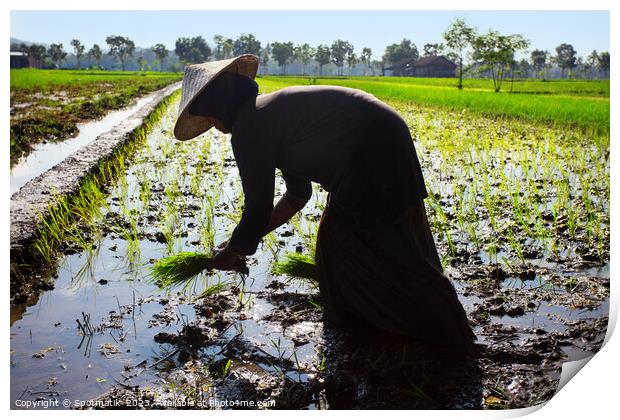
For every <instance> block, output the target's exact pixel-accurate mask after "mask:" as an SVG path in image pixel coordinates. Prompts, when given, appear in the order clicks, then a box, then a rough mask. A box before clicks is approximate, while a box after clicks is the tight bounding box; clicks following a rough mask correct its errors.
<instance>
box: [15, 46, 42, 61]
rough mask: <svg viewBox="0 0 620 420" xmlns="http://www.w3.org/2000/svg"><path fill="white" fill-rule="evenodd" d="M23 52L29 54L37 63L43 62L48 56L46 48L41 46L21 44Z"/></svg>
mask: <svg viewBox="0 0 620 420" xmlns="http://www.w3.org/2000/svg"><path fill="white" fill-rule="evenodd" d="M19 50H20V51H21V52H24V53H26V54H28V57H32V58H33V59H34V60H35V61H38V62H41V61H43V60H44V59H45V57H46V56H47V51H46V50H45V47H44V46H43V45H40V44H30V45H26V44H21V46H20V49H19Z"/></svg>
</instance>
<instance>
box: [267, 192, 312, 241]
mask: <svg viewBox="0 0 620 420" xmlns="http://www.w3.org/2000/svg"><path fill="white" fill-rule="evenodd" d="M305 205H306V200H302V199H298V198H296V197H293V196H291V195H288V194H284V195H283V196H282V198H280V200H278V202H277V203H276V205H275V206H274V208H273V210H272V212H271V218H270V219H269V224H268V225H267V229H266V230H265V233H264V234H263V236H265V235H267V234H268V233H269V232H271V231H272V230H275V229H277V228H279V227H280V226H282V225H283V224H285V223H286V222H288V221H289V220H290V219H291V217H293V216H294V215H295V213H297V212H298V211H299V210H301V209H303V208H304V206H305Z"/></svg>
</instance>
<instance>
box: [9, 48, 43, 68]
mask: <svg viewBox="0 0 620 420" xmlns="http://www.w3.org/2000/svg"><path fill="white" fill-rule="evenodd" d="M10 56H11V68H12V69H20V68H23V67H36V68H41V60H37V59H36V58H34V57H31V56H29V55H28V54H26V53H25V52H21V51H11V52H10Z"/></svg>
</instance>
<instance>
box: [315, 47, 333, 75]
mask: <svg viewBox="0 0 620 420" xmlns="http://www.w3.org/2000/svg"><path fill="white" fill-rule="evenodd" d="M314 59H315V60H316V62H317V63H319V75H322V74H323V66H324V65H325V64H329V63H330V62H331V59H332V52H331V50H330V49H329V47H328V46H327V45H323V44H321V45H319V46H318V47H316V52H315V53H314Z"/></svg>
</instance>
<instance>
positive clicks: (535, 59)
mask: <svg viewBox="0 0 620 420" xmlns="http://www.w3.org/2000/svg"><path fill="white" fill-rule="evenodd" d="M548 54H549V53H548V52H547V51H543V50H534V51H532V52H531V53H530V61H531V62H532V68H533V69H534V72H535V76H534V77H538V74H539V73H540V71H541V70H544V69H545V67H546V66H547V55H548Z"/></svg>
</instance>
